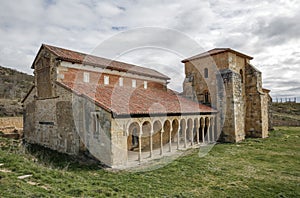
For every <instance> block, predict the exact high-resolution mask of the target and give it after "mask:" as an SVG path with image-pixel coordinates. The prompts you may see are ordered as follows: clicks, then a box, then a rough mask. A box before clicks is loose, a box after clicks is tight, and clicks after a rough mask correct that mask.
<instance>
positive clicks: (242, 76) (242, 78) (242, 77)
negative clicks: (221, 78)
mask: <svg viewBox="0 0 300 198" xmlns="http://www.w3.org/2000/svg"><path fill="white" fill-rule="evenodd" d="M243 73H244V72H243V70H242V69H240V75H241V82H242V83H244V74H243Z"/></svg>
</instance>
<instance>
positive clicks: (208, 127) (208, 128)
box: [207, 119, 210, 143]
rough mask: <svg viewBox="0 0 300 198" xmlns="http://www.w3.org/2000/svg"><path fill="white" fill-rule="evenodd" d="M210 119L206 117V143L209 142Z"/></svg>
mask: <svg viewBox="0 0 300 198" xmlns="http://www.w3.org/2000/svg"><path fill="white" fill-rule="evenodd" d="M209 133H210V120H209V119H208V125H207V143H210V134H209Z"/></svg>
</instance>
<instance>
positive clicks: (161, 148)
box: [160, 127, 164, 155]
mask: <svg viewBox="0 0 300 198" xmlns="http://www.w3.org/2000/svg"><path fill="white" fill-rule="evenodd" d="M163 133H164V127H162V129H161V132H160V155H162V154H163V152H164V148H163Z"/></svg>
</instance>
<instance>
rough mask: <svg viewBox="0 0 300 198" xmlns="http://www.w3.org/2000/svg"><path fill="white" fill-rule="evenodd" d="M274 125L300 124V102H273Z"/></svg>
mask: <svg viewBox="0 0 300 198" xmlns="http://www.w3.org/2000/svg"><path fill="white" fill-rule="evenodd" d="M272 114H273V125H274V126H300V103H290V102H287V103H273V104H272Z"/></svg>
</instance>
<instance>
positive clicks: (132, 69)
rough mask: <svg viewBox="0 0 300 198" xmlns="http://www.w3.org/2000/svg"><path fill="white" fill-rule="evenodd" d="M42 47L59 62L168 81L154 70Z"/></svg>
mask: <svg viewBox="0 0 300 198" xmlns="http://www.w3.org/2000/svg"><path fill="white" fill-rule="evenodd" d="M42 47H45V48H47V49H48V50H49V51H51V52H52V53H54V54H55V55H56V56H57V57H58V58H59V59H60V60H64V61H68V62H73V63H79V64H87V65H93V66H96V67H101V68H108V69H113V70H118V71H123V72H129V73H135V74H140V75H144V76H148V77H155V78H160V79H164V80H169V79H170V78H169V77H168V76H166V75H164V74H162V73H160V72H158V71H156V70H153V69H149V68H144V67H140V66H137V65H132V64H128V63H124V62H120V61H115V60H110V59H106V58H101V57H98V56H94V55H89V54H85V53H81V52H76V51H72V50H68V49H63V48H59V47H55V46H51V45H46V44H43V45H42Z"/></svg>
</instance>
